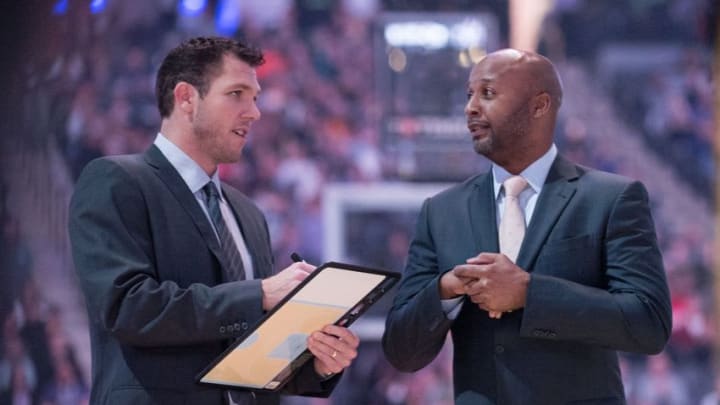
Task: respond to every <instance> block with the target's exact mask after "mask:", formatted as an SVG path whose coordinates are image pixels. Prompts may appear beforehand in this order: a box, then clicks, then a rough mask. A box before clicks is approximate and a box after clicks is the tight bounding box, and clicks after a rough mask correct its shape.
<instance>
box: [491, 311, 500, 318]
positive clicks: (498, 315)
mask: <svg viewBox="0 0 720 405" xmlns="http://www.w3.org/2000/svg"><path fill="white" fill-rule="evenodd" d="M488 314H489V315H490V318H493V319H500V318H501V317H502V312H498V311H490V312H489V313H488Z"/></svg>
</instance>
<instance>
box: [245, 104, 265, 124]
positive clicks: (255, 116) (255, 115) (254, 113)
mask: <svg viewBox="0 0 720 405" xmlns="http://www.w3.org/2000/svg"><path fill="white" fill-rule="evenodd" d="M261 115H262V114H261V113H260V109H259V108H258V106H257V103H256V102H254V101H253V102H252V105H251V106H250V110H248V113H247V116H248V117H249V118H251V119H252V120H253V121H257V120H259V119H260V116H261Z"/></svg>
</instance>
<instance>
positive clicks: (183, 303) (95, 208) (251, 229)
mask: <svg viewBox="0 0 720 405" xmlns="http://www.w3.org/2000/svg"><path fill="white" fill-rule="evenodd" d="M222 189H223V193H224V195H225V196H226V198H227V200H228V202H229V204H230V206H231V207H232V210H233V212H234V214H235V216H236V218H237V219H238V224H239V226H240V229H241V231H242V234H243V236H244V239H245V242H246V244H247V247H248V250H249V252H250V253H251V255H252V260H253V268H254V272H255V279H254V280H244V281H227V280H223V274H225V272H224V271H223V266H225V265H226V264H225V263H224V259H223V257H224V256H223V255H222V254H221V250H220V249H221V248H220V246H219V243H218V241H217V239H216V237H215V234H214V232H213V228H212V226H211V224H210V222H209V220H208V218H207V216H206V215H205V213H204V212H203V210H202V208H201V207H200V205H199V204H198V202H197V200H196V199H195V196H194V195H193V194H192V192H191V191H190V189H189V188H188V187H187V185H186V183H185V182H184V181H183V179H182V177H180V175H179V174H178V172H177V171H176V170H175V168H174V167H173V166H172V165H171V164H170V163H169V161H168V160H167V159H166V158H165V156H164V155H163V154H162V153H161V152H160V150H159V149H158V148H157V147H155V146H154V145H153V146H152V147H150V149H149V150H147V151H146V152H145V153H144V154H138V155H126V156H114V157H106V158H100V159H97V160H94V161H92V162H91V163H89V164H88V165H87V167H86V168H85V169H84V171H83V172H82V174H81V176H80V178H79V180H78V182H77V185H76V189H75V192H74V194H73V197H72V200H71V203H70V219H69V231H70V237H71V243H72V251H73V257H74V261H75V268H76V272H77V275H78V278H79V281H80V286H81V288H82V291H83V293H84V296H85V300H86V304H87V308H88V315H89V326H90V338H91V350H92V390H91V399H90V402H91V403H92V404H132V405H145V404H224V403H226V402H227V391H225V390H224V389H222V388H220V387H212V386H201V385H198V384H197V383H196V382H195V377H196V375H197V374H198V373H199V372H200V371H202V370H203V369H204V368H205V367H206V366H207V365H208V364H209V363H210V362H211V361H212V360H213V359H215V358H216V357H217V356H218V355H219V354H220V353H221V352H222V351H223V350H225V349H226V348H227V347H228V345H229V343H230V342H232V340H233V339H234V338H237V337H239V336H241V335H242V334H243V333H245V332H246V331H247V330H248V329H249V328H251V327H252V325H253V323H254V322H256V321H257V320H258V319H259V318H260V317H261V316H262V315H263V309H262V292H261V286H260V279H262V278H266V277H269V276H271V275H272V274H273V257H272V251H271V246H270V240H269V234H268V229H267V224H266V222H265V219H264V216H263V215H262V213H261V212H260V210H259V209H258V208H257V207H256V206H255V205H254V204H253V203H252V202H251V201H250V200H249V199H248V198H247V197H245V196H244V195H243V194H241V193H240V192H239V191H237V190H236V189H234V188H232V187H230V186H227V185H225V184H223V187H222ZM311 364H312V362H308V366H307V367H305V368H304V369H302V370H301V372H300V373H299V374H298V376H297V377H296V378H295V379H294V380H293V381H291V383H290V384H288V386H287V391H288V392H291V393H298V394H309V395H316V396H327V395H329V393H330V389H331V388H332V385H334V383H335V381H333V380H331V381H327V382H322V381H320V378H319V377H318V376H317V375H315V373H314V370H313V368H312V366H311ZM239 400H240V401H241V403H247V404H275V403H277V402H278V398H277V396H275V395H270V396H268V395H261V394H253V393H247V394H240V395H239ZM243 401H244V402H243Z"/></svg>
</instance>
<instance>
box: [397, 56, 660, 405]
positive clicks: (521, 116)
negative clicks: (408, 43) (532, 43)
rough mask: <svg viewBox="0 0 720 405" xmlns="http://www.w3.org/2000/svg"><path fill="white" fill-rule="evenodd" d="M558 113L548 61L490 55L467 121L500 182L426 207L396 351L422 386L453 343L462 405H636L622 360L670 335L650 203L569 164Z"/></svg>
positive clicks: (558, 89)
mask: <svg viewBox="0 0 720 405" xmlns="http://www.w3.org/2000/svg"><path fill="white" fill-rule="evenodd" d="M561 102H562V86H561V83H560V79H559V77H558V74H557V71H556V70H555V67H554V66H553V65H552V63H551V62H550V61H549V60H547V59H546V58H544V57H542V56H540V55H537V54H534V53H528V52H521V51H517V50H513V49H505V50H501V51H497V52H494V53H491V54H489V55H487V56H486V57H485V58H484V59H483V60H481V61H480V62H479V63H478V64H477V65H475V66H474V67H473V69H472V71H471V73H470V79H469V81H468V102H467V106H466V107H465V114H466V116H467V124H468V129H469V130H470V135H471V139H472V142H473V147H474V149H475V151H476V152H477V153H478V154H480V155H483V156H485V157H486V158H488V159H489V160H490V161H491V162H492V169H491V170H490V171H489V172H487V173H482V174H479V175H477V176H474V177H471V178H470V179H468V180H466V181H464V182H463V183H461V184H458V185H456V186H454V187H452V188H449V189H447V190H445V191H443V192H441V193H439V194H437V195H435V196H433V197H431V198H429V199H427V200H426V201H425V202H424V204H423V206H422V210H421V213H420V216H419V219H418V223H417V229H416V234H415V236H414V239H413V242H412V244H411V246H410V251H409V257H408V261H407V266H406V268H405V273H404V277H403V280H402V283H401V285H400V288H399V291H398V294H397V296H396V298H395V301H394V303H393V306H392V308H391V310H390V312H389V314H388V318H387V324H386V330H385V335H384V336H383V348H384V350H385V353H386V355H387V358H388V360H389V361H390V362H391V363H392V364H393V365H394V366H395V367H397V368H398V369H399V370H402V371H416V370H418V369H420V368H422V367H424V366H426V365H427V364H428V363H430V362H431V361H432V360H433V359H434V358H435V356H436V355H437V353H438V352H439V351H440V349H441V347H442V346H443V343H444V342H445V338H446V336H447V334H448V332H450V331H451V332H452V338H453V345H454V359H453V363H454V364H453V368H454V388H455V390H454V392H455V403H456V404H473V405H480V404H518V405H520V404H522V405H526V404H535V405H538V404H553V405H555V404H566V403H573V404H586V403H587V404H624V403H625V398H624V394H623V384H622V380H621V376H620V369H619V367H618V358H617V351H627V352H636V353H646V354H651V353H658V352H660V351H661V350H662V349H663V347H664V345H665V343H666V342H667V339H668V337H669V335H670V330H671V324H672V321H671V311H670V297H669V293H668V287H667V282H666V280H665V274H664V270H663V263H662V257H661V255H660V251H659V249H658V244H657V237H656V235H655V229H654V225H653V220H652V217H651V213H650V208H649V206H648V195H647V192H646V190H645V187H644V186H643V185H642V184H641V183H639V182H637V181H633V180H630V179H627V178H624V177H621V176H617V175H614V174H609V173H604V172H600V171H597V170H593V169H590V168H587V167H582V166H578V165H576V164H574V163H571V162H569V161H568V160H567V159H565V158H564V157H563V156H562V155H561V154H559V153H558V150H557V147H556V146H555V144H554V143H553V132H554V129H555V124H556V120H557V114H558V109H559V108H560V105H561ZM511 178H512V179H511ZM518 184H519V187H518V186H517V185H518ZM506 214H507V215H506ZM508 235H509V236H508Z"/></svg>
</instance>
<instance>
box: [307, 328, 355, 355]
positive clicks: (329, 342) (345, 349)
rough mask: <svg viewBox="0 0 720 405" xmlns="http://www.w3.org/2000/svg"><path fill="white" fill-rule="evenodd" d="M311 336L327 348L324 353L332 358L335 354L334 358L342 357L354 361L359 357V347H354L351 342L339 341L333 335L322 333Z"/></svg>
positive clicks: (314, 333) (317, 332)
mask: <svg viewBox="0 0 720 405" xmlns="http://www.w3.org/2000/svg"><path fill="white" fill-rule="evenodd" d="M311 336H312V337H313V339H315V340H317V341H318V342H319V343H320V344H321V346H322V347H327V349H324V352H325V354H328V355H330V357H333V356H332V354H333V353H335V356H334V357H333V358H338V357H339V355H341V357H342V358H345V359H348V360H352V359H354V358H355V357H357V350H356V348H357V346H353V345H352V343H351V342H347V341H345V340H342V339H338V338H337V337H335V336H333V335H328V334H326V333H323V332H321V331H316V332H313V334H312V335H311ZM348 336H349V335H348Z"/></svg>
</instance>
